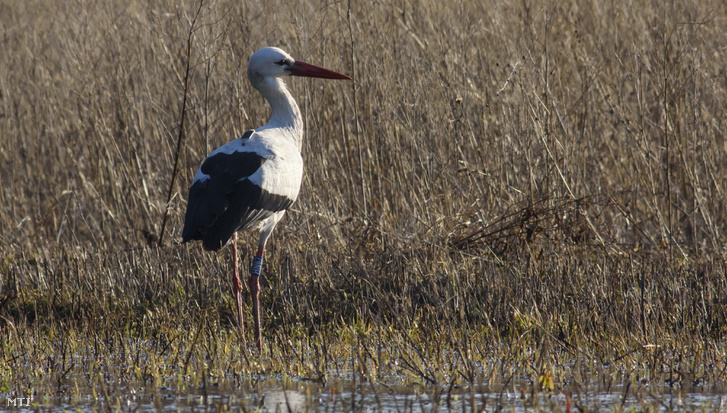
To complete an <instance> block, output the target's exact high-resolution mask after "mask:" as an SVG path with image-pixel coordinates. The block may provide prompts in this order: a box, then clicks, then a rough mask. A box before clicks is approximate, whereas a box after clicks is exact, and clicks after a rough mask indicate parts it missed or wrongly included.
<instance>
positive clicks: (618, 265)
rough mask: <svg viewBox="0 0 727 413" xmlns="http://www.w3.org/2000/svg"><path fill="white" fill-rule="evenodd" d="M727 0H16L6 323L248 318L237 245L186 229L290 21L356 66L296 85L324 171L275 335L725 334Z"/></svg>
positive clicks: (257, 105)
mask: <svg viewBox="0 0 727 413" xmlns="http://www.w3.org/2000/svg"><path fill="white" fill-rule="evenodd" d="M726 7H727V6H725V4H724V2H721V1H714V0H707V1H688V2H668V3H667V4H663V2H657V1H653V0H652V1H649V0H644V1H634V2H630V3H629V4H628V5H627V4H622V3H620V2H610V3H609V2H606V3H604V2H596V1H587V0H583V1H574V2H558V1H546V2H544V3H542V4H541V3H529V2H479V1H472V0H463V1H455V2H441V1H433V0H432V1H407V0H401V1H391V2H373V3H370V2H325V1H303V2H295V1H260V2H237V1H226V0H219V1H206V0H205V1H201V2H200V1H196V0H195V1H186V2H154V3H148V2H121V1H116V2H113V1H112V2H103V1H93V0H83V1H79V2H62V3H55V2H52V3H51V2H47V1H40V0H38V1H29V2H19V3H13V4H7V3H6V4H2V5H0V16H2V17H0V22H1V23H2V24H0V49H2V53H0V135H1V136H0V177H2V186H0V204H1V205H2V206H0V249H1V251H2V257H1V260H2V261H1V262H0V274H1V276H2V278H1V281H2V282H1V285H0V288H1V291H0V320H2V321H0V324H2V325H4V326H5V327H4V328H6V329H7V328H10V327H9V326H15V327H16V328H17V327H18V326H36V328H39V327H38V326H43V325H57V324H60V325H62V326H69V325H70V326H77V327H83V328H89V329H92V331H104V330H106V331H115V330H114V329H117V330H118V329H122V330H123V329H130V330H131V331H134V332H137V333H139V334H140V335H141V336H145V337H146V336H153V337H157V336H159V337H160V336H164V335H165V334H167V333H169V332H170V331H172V330H173V329H174V327H179V326H183V327H194V326H196V325H197V324H198V322H199V321H198V320H199V318H200V317H201V316H202V315H204V316H205V317H210V318H211V319H218V320H221V322H222V325H221V326H222V327H223V328H226V327H229V322H230V319H231V318H232V309H233V308H234V303H232V301H231V297H229V294H228V285H227V279H228V275H227V272H228V271H229V263H228V259H229V257H228V255H227V254H228V253H227V252H222V253H220V254H217V255H212V254H207V253H203V252H202V251H201V248H200V247H199V246H198V245H194V244H190V245H181V244H180V243H179V241H180V240H179V237H178V234H179V232H180V230H181V226H182V220H183V214H184V209H185V202H186V194H187V188H188V186H189V183H190V180H191V178H192V176H193V174H194V171H195V170H196V168H197V167H198V166H199V164H200V162H201V160H202V159H203V158H204V156H205V155H206V154H207V153H208V152H209V151H210V150H212V149H213V148H215V147H216V146H218V145H220V144H222V143H224V142H226V141H228V140H231V139H233V138H235V137H238V136H240V135H242V133H243V132H244V131H245V130H246V129H249V128H254V127H256V126H259V125H261V124H263V123H265V122H266V120H267V116H268V114H269V110H268V108H267V106H266V105H265V103H264V101H263V98H262V97H260V96H259V95H258V94H257V92H255V91H254V90H253V89H252V88H251V87H250V85H249V84H248V82H247V79H246V75H245V73H246V72H245V70H246V63H247V60H248V58H249V56H250V55H251V53H252V52H254V51H255V50H257V49H258V48H260V47H262V46H267V45H276V46H280V47H282V48H284V49H286V50H287V51H289V52H290V53H291V54H292V55H294V56H295V57H297V58H300V59H302V60H306V61H309V62H312V63H316V64H320V65H323V66H325V67H329V68H332V69H334V70H337V71H340V72H343V73H349V74H352V75H353V76H354V81H353V82H348V83H346V82H325V81H320V80H305V79H290V81H289V82H288V83H289V86H290V87H291V89H292V91H293V95H294V96H295V97H296V98H297V101H298V102H299V104H300V106H301V108H302V112H303V114H304V117H305V125H306V139H305V143H304V148H303V152H304V154H303V156H304V159H305V161H306V169H305V177H304V183H303V189H302V193H301V196H300V198H299V200H298V202H297V203H296V204H295V205H294V207H293V208H292V210H291V211H290V213H289V214H288V215H287V218H286V219H285V221H284V222H282V223H281V225H279V228H278V229H277V230H276V232H275V234H274V236H273V239H272V242H271V245H270V249H269V253H268V256H267V261H266V266H265V268H264V275H265V276H264V281H263V283H264V284H263V297H262V302H263V304H264V305H263V307H264V311H265V314H264V323H265V330H266V331H269V332H270V331H283V332H288V333H291V334H292V333H294V332H296V331H308V332H309V333H310V334H319V335H321V334H326V332H325V331H326V329H327V328H329V327H328V326H341V325H349V324H356V323H362V324H361V325H363V326H365V325H377V326H390V327H392V328H395V329H399V328H400V327H401V331H409V332H410V333H407V334H412V335H413V336H410V337H414V336H415V335H416V332H417V331H419V332H420V333H419V334H422V336H421V337H425V336H426V334H434V332H436V331H440V330H439V329H440V328H441V326H446V328H447V329H450V330H449V331H451V332H452V334H455V336H457V334H464V336H467V334H470V333H471V334H474V333H477V334H482V335H483V337H485V338H486V339H487V340H491V342H492V343H496V342H498V340H519V339H525V340H530V339H533V340H534V341H527V342H528V343H536V344H535V345H536V346H537V345H539V344H537V343H540V342H541V341H542V340H543V339H544V338H547V339H548V340H552V341H553V342H554V343H557V346H558V348H561V349H582V348H587V349H591V350H593V351H603V352H604V354H606V353H608V352H609V351H611V350H613V349H614V348H617V349H621V350H623V351H628V350H627V349H629V348H631V347H630V346H633V345H635V344H636V345H642V344H643V345H651V344H655V343H656V344H658V345H672V346H677V347H678V346H681V345H685V346H688V344H686V343H695V344H694V345H697V344H696V343H704V342H705V340H707V341H709V342H721V341H723V340H724V338H725V333H726V332H727V330H726V329H727V320H725V314H727V302H725V300H724V297H725V296H727V277H725V261H724V256H725V247H724V246H725V245H726V242H727V239H725V230H727V228H726V227H725V222H727V208H726V205H727V204H726V202H725V201H726V197H727V176H726V174H727V169H726V168H725V167H724V165H727V146H726V143H725V130H726V128H727V124H725V120H726V119H727V110H726V108H727V76H726V75H725V62H727V56H726V55H725V53H726V51H725V50H726V49H725V45H727V33H726V32H725V31H724V27H726V26H727V20H725V16H727V8H726ZM197 10H199V15H198V16H196V19H195V13H197ZM193 22H194V24H193ZM188 39H191V43H190V44H191V49H190V53H189V55H188V53H187V40H188ZM188 56H189V60H188V59H187V57H188ZM188 61H189V63H190V64H189V68H190V71H189V74H188V76H185V68H186V66H187V62H188ZM185 77H187V79H186V81H187V83H188V87H187V90H186V92H185ZM185 93H186V99H187V101H186V104H185V106H184V110H185V116H186V121H185V123H184V131H183V133H182V134H181V135H180V130H179V127H180V120H181V112H182V109H183V106H182V101H183V99H184V98H185ZM179 136H182V137H183V141H182V145H181V152H180V153H179V154H180V158H179V165H180V175H179V178H178V179H176V181H175V182H174V185H173V186H172V195H173V196H172V197H171V200H170V202H169V204H168V205H167V191H168V189H169V185H170V182H171V181H172V175H173V174H172V168H173V164H174V158H175V154H176V153H177V151H176V149H177V138H178V137H179ZM167 210H168V211H169V222H168V223H167V225H166V229H165V232H166V234H164V235H163V236H164V238H163V239H162V241H163V242H162V246H161V247H157V245H156V244H157V241H158V240H159V239H160V237H161V236H162V234H161V231H162V221H163V216H164V214H165V211H167ZM243 238H245V237H244V236H243ZM245 242H248V241H245ZM245 247H246V248H248V250H252V243H246V244H245ZM180 315H182V316H181V318H180ZM331 328H332V327H331ZM361 328H364V327H361ZM109 329H110V330H109ZM301 329H302V330H301ZM467 332H470V333H467ZM458 337H459V336H458ZM669 343H671V344H669ZM677 344H678V345H677ZM699 345H700V346H701V345H702V344H699ZM680 348H681V347H680ZM621 354H623V353H621ZM425 359H426V357H425Z"/></svg>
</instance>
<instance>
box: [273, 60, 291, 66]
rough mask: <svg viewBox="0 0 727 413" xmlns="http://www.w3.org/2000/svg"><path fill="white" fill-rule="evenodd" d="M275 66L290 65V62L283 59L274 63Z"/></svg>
mask: <svg viewBox="0 0 727 413" xmlns="http://www.w3.org/2000/svg"><path fill="white" fill-rule="evenodd" d="M275 64H276V65H278V66H287V65H289V64H290V62H288V59H283V60H281V61H279V62H275Z"/></svg>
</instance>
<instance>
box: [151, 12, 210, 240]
mask: <svg viewBox="0 0 727 413" xmlns="http://www.w3.org/2000/svg"><path fill="white" fill-rule="evenodd" d="M202 3H203V1H202V0H200V2H199V7H197V11H196V12H195V13H194V17H193V18H192V22H191V24H190V26H189V33H188V35H187V54H186V66H185V69H184V92H183V93H182V108H181V114H180V119H179V135H177V150H176V151H175V152H174V168H173V169H172V179H171V180H170V182H169V191H167V202H166V203H165V204H164V217H163V218H162V228H161V229H160V230H159V244H158V245H159V246H162V245H163V243H164V230H165V229H166V227H167V220H168V218H169V202H170V201H171V200H172V194H173V193H174V182H175V181H176V180H177V173H178V171H179V154H180V153H181V151H182V142H183V141H184V119H185V116H184V115H185V114H186V113H187V96H188V94H189V71H190V64H191V63H190V61H191V60H192V37H193V36H194V31H195V26H196V23H197V18H199V14H200V12H201V11H202Z"/></svg>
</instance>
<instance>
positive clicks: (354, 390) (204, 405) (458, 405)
mask: <svg viewBox="0 0 727 413" xmlns="http://www.w3.org/2000/svg"><path fill="white" fill-rule="evenodd" d="M81 385H82V383H79V381H75V382H73V383H71V382H68V383H66V384H64V385H63V386H61V387H65V386H74V389H73V391H70V390H71V389H70V388H65V389H63V388H61V389H60V390H59V391H58V392H57V393H56V394H52V395H47V396H40V395H33V396H32V400H31V401H30V402H29V403H28V401H27V399H25V398H24V396H20V395H13V394H10V393H5V394H2V395H1V396H2V399H0V400H2V401H3V402H2V406H0V410H3V409H6V410H9V411H29V410H36V409H38V408H40V409H41V410H44V411H69V410H76V411H94V410H109V409H111V410H122V411H157V410H160V409H162V410H171V411H175V410H184V411H192V410H202V411H212V410H242V409H244V410H259V411H267V412H288V411H293V412H300V411H321V412H329V411H330V412H333V411H356V412H369V411H370V412H374V411H376V412H378V411H385V412H433V411H472V407H473V404H474V407H475V410H476V411H499V410H502V409H505V410H507V411H511V412H528V411H538V410H541V411H552V410H557V411H565V409H566V404H567V403H568V402H567V400H566V399H567V398H566V395H565V394H564V393H562V392H561V393H548V392H541V393H535V394H531V393H522V392H521V391H519V390H514V389H512V388H509V389H506V388H502V387H501V388H500V389H499V390H498V391H494V390H493V389H487V388H485V387H484V386H480V388H454V389H448V388H446V386H445V387H441V388H436V387H434V386H424V385H402V384H386V383H358V384H356V385H355V386H354V383H353V381H349V380H336V381H329V382H327V383H325V384H324V383H316V382H311V381H305V380H296V379H292V380H291V379H287V380H280V379H265V380H262V381H258V382H256V383H254V384H252V383H244V384H234V380H230V379H228V378H223V379H222V380H215V379H214V378H207V379H206V380H205V381H204V383H203V384H202V385H200V386H194V387H192V386H187V385H184V383H182V385H180V386H178V387H173V386H159V387H152V386H140V387H133V386H126V385H124V384H123V383H117V386H114V388H113V389H111V387H112V386H113V383H106V384H104V386H105V387H106V390H103V389H102V388H101V387H103V386H99V385H95V386H88V387H87V388H79V386H81ZM642 390H644V389H642ZM665 390H668V389H667V388H662V389H656V388H653V389H647V390H645V391H638V392H633V391H629V390H627V389H626V388H625V386H614V388H613V389H611V391H608V392H599V391H589V392H583V393H580V394H574V395H573V396H572V399H571V401H570V405H571V409H573V411H576V409H578V411H584V410H588V411H614V410H619V409H621V408H626V409H629V408H635V409H636V410H642V409H644V408H652V409H655V410H657V411H672V410H694V409H699V410H702V409H705V410H707V411H724V410H725V409H727V401H726V400H725V399H727V398H726V397H725V395H722V394H710V393H700V392H692V393H679V392H673V393H669V392H668V391H666V392H665ZM104 391H106V392H107V394H108V396H100V395H101V394H103V393H104ZM624 395H625V396H626V397H624ZM20 397H23V400H21V399H19V398H20ZM13 399H14V401H13Z"/></svg>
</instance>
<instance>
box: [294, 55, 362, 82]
mask: <svg viewBox="0 0 727 413" xmlns="http://www.w3.org/2000/svg"><path fill="white" fill-rule="evenodd" d="M290 74H291V76H306V77H319V78H322V79H349V80H350V79H351V78H350V77H348V76H346V75H342V74H340V73H338V72H334V71H333V70H328V69H324V68H322V67H318V66H315V65H312V64H310V63H306V62H301V61H300V60H296V61H295V63H293V66H291V67H290Z"/></svg>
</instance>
